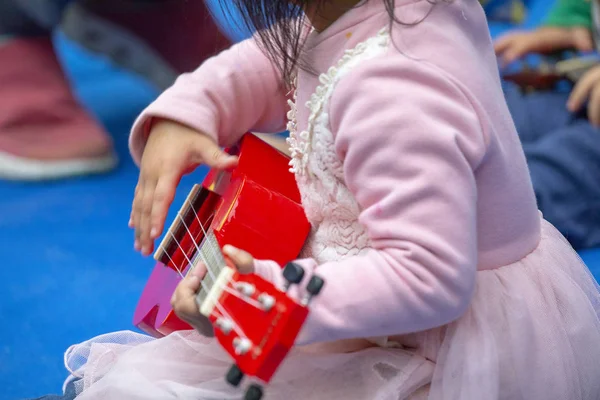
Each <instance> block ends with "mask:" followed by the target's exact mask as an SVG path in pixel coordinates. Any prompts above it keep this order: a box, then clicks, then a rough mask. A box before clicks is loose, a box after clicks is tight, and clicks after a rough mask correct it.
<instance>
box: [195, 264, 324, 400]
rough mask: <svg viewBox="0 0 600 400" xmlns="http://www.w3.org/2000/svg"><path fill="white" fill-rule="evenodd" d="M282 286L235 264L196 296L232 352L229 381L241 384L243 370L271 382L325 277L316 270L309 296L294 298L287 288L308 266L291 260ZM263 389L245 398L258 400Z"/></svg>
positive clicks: (222, 342)
mask: <svg viewBox="0 0 600 400" xmlns="http://www.w3.org/2000/svg"><path fill="white" fill-rule="evenodd" d="M282 273H283V276H284V277H285V279H286V282H287V283H286V285H285V287H283V288H277V287H275V286H274V285H273V284H272V283H271V282H269V281H267V280H265V279H263V278H261V277H260V276H258V275H255V274H240V273H239V272H238V271H236V270H235V269H233V268H231V267H225V268H223V269H222V270H221V271H220V273H219V274H218V275H217V276H216V278H215V281H214V284H213V285H212V287H211V289H210V290H209V291H208V293H206V294H203V293H202V292H199V294H198V297H197V298H196V301H197V303H198V306H199V307H200V312H201V313H202V314H203V315H204V316H206V317H207V318H208V319H209V320H210V321H211V322H212V324H213V326H214V333H215V337H216V338H217V340H218V341H219V343H220V345H221V346H222V347H223V349H225V351H227V353H229V354H230V356H231V357H232V358H233V360H234V365H233V366H232V367H231V369H230V370H229V373H228V374H227V377H226V379H227V381H228V382H229V383H230V384H231V385H234V386H238V385H239V384H240V383H241V381H242V379H243V377H244V376H245V375H247V376H249V377H252V378H254V379H256V380H258V381H261V382H264V383H268V382H269V381H270V380H271V377H272V376H273V374H274V373H275V371H276V370H277V368H278V367H279V365H280V364H281V362H282V361H283V360H284V358H285V357H286V355H287V354H288V352H289V351H290V349H291V348H292V346H293V345H294V342H295V340H296V337H297V336H298V334H299V332H300V329H301V328H302V325H303V324H304V321H305V320H306V317H307V316H308V312H309V310H308V305H309V303H310V300H311V298H312V297H313V296H316V295H318V294H319V292H320V291H321V289H322V287H323V285H324V282H323V280H322V279H321V278H319V277H318V276H316V275H314V276H312V277H311V279H310V280H309V282H308V284H307V286H306V293H307V295H306V297H304V298H303V299H300V300H296V299H293V298H291V297H290V296H289V295H288V293H287V290H288V289H289V287H290V286H291V285H293V284H299V283H300V282H301V281H302V279H303V278H304V270H303V269H302V268H301V267H300V266H299V265H297V264H294V263H289V264H287V265H286V267H285V268H284V269H283V271H282ZM261 397H262V388H261V387H260V385H258V384H253V385H250V386H249V388H248V390H247V392H246V399H248V400H250V399H252V400H258V399H260V398H261Z"/></svg>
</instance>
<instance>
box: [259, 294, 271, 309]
mask: <svg viewBox="0 0 600 400" xmlns="http://www.w3.org/2000/svg"><path fill="white" fill-rule="evenodd" d="M258 302H259V303H260V304H261V305H262V307H263V310H265V311H270V310H271V309H272V308H273V306H274V305H275V298H274V297H273V296H271V295H268V294H266V293H261V294H260V296H258Z"/></svg>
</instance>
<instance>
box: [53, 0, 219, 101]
mask: <svg viewBox="0 0 600 400" xmlns="http://www.w3.org/2000/svg"><path fill="white" fill-rule="evenodd" d="M62 29H63V31H64V32H65V34H66V35H67V36H68V37H70V38H71V39H72V40H75V41H76V42H78V43H80V44H81V45H83V46H84V47H86V48H88V49H89V50H91V51H94V52H97V53H102V54H104V55H106V56H107V57H109V58H110V59H111V60H112V61H113V62H114V63H115V64H117V65H119V66H121V67H123V68H126V69H129V70H132V71H134V72H137V73H138V74H140V75H142V76H144V77H145V78H146V79H148V80H149V81H150V82H152V83H153V84H154V85H156V86H157V87H158V88H159V89H161V90H162V89H165V88H167V87H169V86H170V85H171V84H172V83H173V82H174V80H175V79H176V78H177V76H178V75H180V74H181V73H184V72H189V71H192V70H194V69H196V68H197V67H198V66H199V65H200V64H201V63H202V62H203V61H204V60H205V59H207V58H209V57H211V56H213V55H215V54H217V53H219V52H220V51H221V50H223V49H225V48H227V47H229V46H230V44H231V42H230V40H229V39H228V38H227V37H226V36H225V35H224V34H223V33H222V32H221V30H220V29H219V28H218V26H217V24H216V23H215V21H214V19H213V18H212V16H211V14H210V11H209V10H208V8H207V7H206V5H205V4H204V1H203V0H192V1H189V0H160V1H138V0H80V1H77V2H76V3H73V4H72V5H71V6H70V7H69V8H68V9H67V11H66V12H65V17H64V19H63V23H62Z"/></svg>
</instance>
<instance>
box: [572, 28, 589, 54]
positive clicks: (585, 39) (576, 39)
mask: <svg viewBox="0 0 600 400" xmlns="http://www.w3.org/2000/svg"><path fill="white" fill-rule="evenodd" d="M571 35H572V36H573V45H574V46H575V48H576V49H577V50H579V51H592V50H594V39H592V33H591V31H590V30H589V29H587V28H574V29H573V30H572V32H571Z"/></svg>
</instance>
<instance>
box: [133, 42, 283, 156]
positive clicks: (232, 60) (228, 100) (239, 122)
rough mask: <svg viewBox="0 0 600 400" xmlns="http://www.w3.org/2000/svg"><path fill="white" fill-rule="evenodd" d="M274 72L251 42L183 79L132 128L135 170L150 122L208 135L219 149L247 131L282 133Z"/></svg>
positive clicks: (280, 100) (279, 92)
mask: <svg viewBox="0 0 600 400" xmlns="http://www.w3.org/2000/svg"><path fill="white" fill-rule="evenodd" d="M278 76H279V74H278V72H277V71H276V70H275V68H274V67H273V65H272V63H271V62H270V61H269V60H268V59H267V57H266V56H264V55H263V53H262V52H261V51H260V49H259V48H258V46H257V44H256V42H255V41H254V40H253V39H248V40H245V41H243V42H241V43H238V44H236V45H234V46H232V47H231V48H230V49H228V50H225V51H224V52H222V53H220V54H219V55H217V56H215V57H212V58H210V59H208V60H207V61H206V62H204V63H203V64H202V65H201V66H200V67H199V68H198V69H197V70H195V71H194V72H191V73H187V74H183V75H181V76H180V77H179V78H178V79H177V81H176V82H175V83H174V84H173V86H171V87H170V88H169V89H167V90H166V91H165V92H164V93H163V94H161V95H160V96H159V97H158V99H156V100H155V101H154V102H153V103H152V104H150V106H148V108H146V109H145V110H144V112H143V113H142V114H141V115H140V116H139V117H138V119H137V120H136V122H135V123H134V126H133V129H132V132H131V136H130V139H129V147H130V151H131V154H132V156H133V159H134V161H135V162H136V163H137V164H139V161H140V158H141V155H142V152H143V150H144V146H145V144H146V139H147V134H148V128H149V125H150V121H151V120H152V118H154V117H159V118H165V119H169V120H173V121H176V122H179V123H181V124H183V125H186V126H189V127H191V128H193V129H196V130H198V131H202V132H205V133H207V134H209V135H211V136H212V137H213V138H215V140H217V141H218V143H219V144H220V145H222V146H228V145H231V144H233V143H235V142H236V141H237V140H238V139H239V138H240V137H241V135H242V134H244V133H246V132H247V131H249V130H255V131H259V132H265V133H270V132H281V131H284V130H285V123H286V115H285V114H286V111H287V100H286V97H285V93H284V91H283V87H282V86H281V81H280V80H279V79H278Z"/></svg>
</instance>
